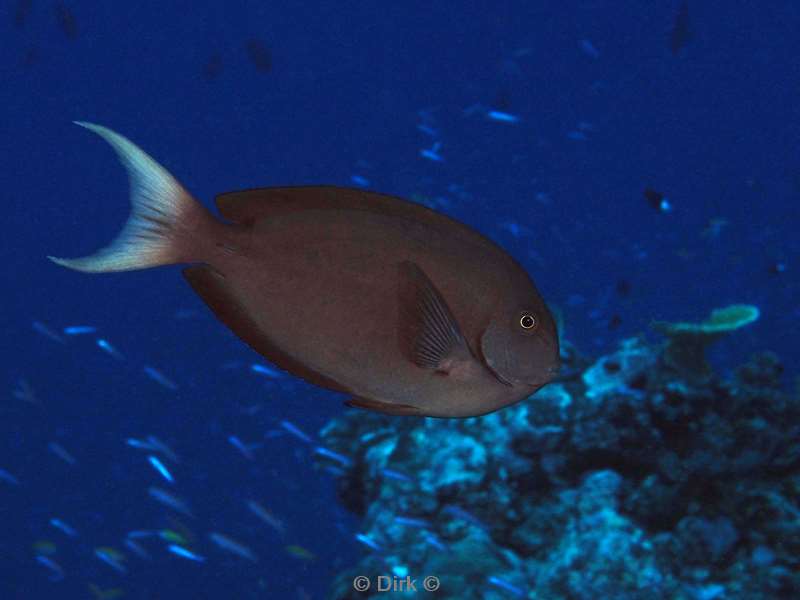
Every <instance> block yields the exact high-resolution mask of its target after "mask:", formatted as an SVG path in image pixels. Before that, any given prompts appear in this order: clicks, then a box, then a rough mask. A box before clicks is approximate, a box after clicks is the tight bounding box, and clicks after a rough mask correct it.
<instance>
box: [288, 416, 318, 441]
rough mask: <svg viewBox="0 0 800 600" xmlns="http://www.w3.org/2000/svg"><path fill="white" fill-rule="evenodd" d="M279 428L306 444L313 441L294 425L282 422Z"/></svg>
mask: <svg viewBox="0 0 800 600" xmlns="http://www.w3.org/2000/svg"><path fill="white" fill-rule="evenodd" d="M281 427H283V428H284V429H285V430H286V431H288V432H289V433H291V434H292V435H293V436H294V437H296V438H297V439H299V440H301V441H303V442H305V443H306V444H311V443H313V440H312V439H311V438H310V437H309V436H308V435H307V434H306V433H305V432H303V431H301V430H300V429H299V428H298V427H297V426H296V425H294V423H290V422H289V421H286V420H283V421H281Z"/></svg>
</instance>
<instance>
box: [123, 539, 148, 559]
mask: <svg viewBox="0 0 800 600" xmlns="http://www.w3.org/2000/svg"><path fill="white" fill-rule="evenodd" d="M125 547H127V548H128V549H129V550H130V551H131V552H133V553H134V554H135V555H136V556H138V557H139V558H141V559H144V560H150V559H151V557H150V553H149V552H148V551H147V550H145V549H144V548H142V547H141V546H140V545H139V544H137V543H136V542H134V541H133V540H132V539H130V538H128V539H126V540H125Z"/></svg>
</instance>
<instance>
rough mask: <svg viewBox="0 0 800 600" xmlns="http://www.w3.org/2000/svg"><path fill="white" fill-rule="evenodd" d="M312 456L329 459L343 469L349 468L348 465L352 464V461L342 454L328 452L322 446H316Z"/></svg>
mask: <svg viewBox="0 0 800 600" xmlns="http://www.w3.org/2000/svg"><path fill="white" fill-rule="evenodd" d="M314 454H319V455H320V456H324V457H326V458H330V459H331V460H333V461H336V462H338V463H339V464H340V465H342V466H344V467H349V466H350V465H352V464H353V461H351V460H350V459H349V458H347V457H346V456H344V455H343V454H339V453H338V452H334V451H333V450H328V449H327V448H325V447H323V446H317V447H316V448H314Z"/></svg>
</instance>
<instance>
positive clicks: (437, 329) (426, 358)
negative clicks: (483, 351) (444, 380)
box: [398, 261, 472, 374]
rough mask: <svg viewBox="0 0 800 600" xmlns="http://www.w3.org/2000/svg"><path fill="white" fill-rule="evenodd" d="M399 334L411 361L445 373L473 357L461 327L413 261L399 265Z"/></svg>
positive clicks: (404, 350) (405, 352) (437, 291)
mask: <svg viewBox="0 0 800 600" xmlns="http://www.w3.org/2000/svg"><path fill="white" fill-rule="evenodd" d="M399 271H400V285H399V288H398V291H399V302H398V304H399V309H400V315H399V319H398V325H399V331H398V337H399V341H400V345H401V347H402V349H403V352H404V354H405V355H406V356H407V357H408V359H409V360H411V362H413V363H414V364H416V365H418V366H420V367H422V368H424V369H433V370H436V371H438V372H440V373H442V374H447V373H449V372H450V371H451V369H452V368H454V367H455V366H456V365H457V364H458V363H463V362H464V361H468V360H471V359H472V353H471V352H470V350H469V347H468V346H467V343H466V342H465V341H464V336H463V335H462V334H461V329H460V327H459V326H458V323H457V322H456V319H455V317H454V316H453V313H452V312H451V311H450V308H449V307H448V306H447V302H446V301H445V299H444V298H443V297H442V294H441V293H440V292H439V290H438V289H437V288H436V286H435V285H434V284H433V282H432V281H431V280H430V279H429V278H428V276H427V275H426V274H425V272H424V271H423V270H422V269H421V268H420V267H419V266H418V265H417V264H416V263H414V262H411V261H404V262H402V263H400V265H399Z"/></svg>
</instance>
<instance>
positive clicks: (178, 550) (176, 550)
mask: <svg viewBox="0 0 800 600" xmlns="http://www.w3.org/2000/svg"><path fill="white" fill-rule="evenodd" d="M167 550H169V551H170V552H172V553H173V554H175V555H176V556H180V557H181V558H186V559H188V560H193V561H195V562H205V560H206V559H205V558H203V557H202V556H200V555H198V554H195V553H194V552H192V551H190V550H187V549H186V548H184V547H183V546H178V545H177V544H170V545H169V546H167Z"/></svg>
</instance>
